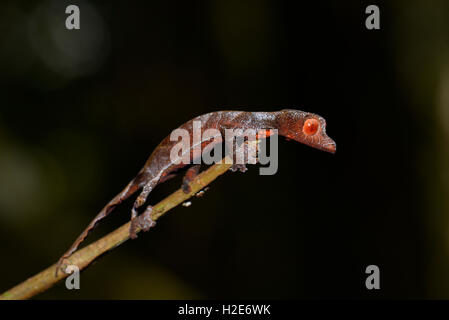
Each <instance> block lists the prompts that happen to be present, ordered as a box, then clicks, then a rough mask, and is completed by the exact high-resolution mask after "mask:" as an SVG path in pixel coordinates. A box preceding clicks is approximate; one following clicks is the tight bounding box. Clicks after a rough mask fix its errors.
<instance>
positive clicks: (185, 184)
mask: <svg viewBox="0 0 449 320" xmlns="http://www.w3.org/2000/svg"><path fill="white" fill-rule="evenodd" d="M181 189H182V191H184V193H186V194H187V193H190V191H192V188H191V187H190V186H189V182H188V181H184V182H183V183H182V186H181Z"/></svg>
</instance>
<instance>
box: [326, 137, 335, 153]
mask: <svg viewBox="0 0 449 320" xmlns="http://www.w3.org/2000/svg"><path fill="white" fill-rule="evenodd" d="M322 146H323V150H324V151H327V152H330V153H335V151H337V144H336V143H335V141H334V140H332V139H330V138H328V139H326V141H325V142H324V143H323V144H322Z"/></svg>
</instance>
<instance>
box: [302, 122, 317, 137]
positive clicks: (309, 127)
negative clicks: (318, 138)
mask: <svg viewBox="0 0 449 320" xmlns="http://www.w3.org/2000/svg"><path fill="white" fill-rule="evenodd" d="M319 126H320V124H319V122H318V120H316V119H307V120H306V122H304V126H303V127H302V131H303V132H304V133H305V134H306V135H308V136H311V135H313V134H315V133H316V132H317V131H318V127H319Z"/></svg>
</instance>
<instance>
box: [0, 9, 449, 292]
mask: <svg viewBox="0 0 449 320" xmlns="http://www.w3.org/2000/svg"><path fill="white" fill-rule="evenodd" d="M61 3H62V2H61ZM90 3H91V4H92V5H93V6H94V8H95V10H96V12H97V13H98V14H99V15H100V16H101V17H102V19H103V23H104V26H105V30H107V31H106V32H107V36H106V37H105V39H106V40H105V45H104V47H102V48H101V51H102V54H104V56H103V58H102V63H101V64H99V65H98V68H97V69H95V70H93V71H91V72H88V73H85V74H81V75H76V76H73V75H70V74H69V73H67V74H66V73H64V72H61V71H60V70H56V71H55V70H54V69H52V68H51V66H49V64H48V63H45V59H42V58H39V57H34V53H33V50H31V49H30V47H31V45H30V44H29V42H28V40H27V39H28V38H27V37H28V35H23V34H22V33H21V32H20V31H17V30H16V31H15V32H17V33H18V36H15V35H14V34H13V35H11V33H12V32H13V30H15V29H16V28H19V30H20V28H22V27H23V26H19V22H18V20H17V19H16V18H15V17H14V13H16V14H17V12H21V13H20V14H21V17H22V19H23V20H20V21H22V22H24V23H25V22H26V21H28V20H27V19H29V18H28V17H29V16H32V15H33V12H35V11H36V10H37V9H38V8H40V6H45V3H44V2H42V3H39V4H37V3H36V4H29V3H28V2H26V1H22V2H20V1H19V2H12V1H10V2H8V1H6V2H4V3H2V4H1V5H0V11H1V10H2V9H1V8H3V9H4V10H3V14H4V18H3V19H2V26H3V30H4V32H3V37H5V39H6V37H8V39H9V40H8V41H7V40H4V41H3V44H7V45H8V48H9V49H8V50H6V53H3V55H2V56H1V65H2V67H3V68H4V70H5V72H3V75H0V77H1V89H0V90H1V91H0V92H1V96H2V101H1V102H0V105H1V109H0V134H1V135H2V139H1V140H0V148H1V149H3V152H4V158H5V159H9V158H8V157H7V156H5V154H6V153H8V154H10V153H11V152H14V154H19V155H20V159H22V160H21V161H15V160H14V159H16V158H14V157H12V159H13V160H11V161H12V163H13V164H14V166H13V168H17V172H15V171H11V170H12V169H10V168H11V165H10V164H9V162H7V161H6V160H4V161H3V162H0V167H1V165H3V166H4V167H3V169H2V170H0V172H2V173H3V174H6V173H8V174H7V175H5V176H4V178H3V179H1V181H2V185H3V187H2V188H5V190H6V191H4V192H3V197H4V198H8V199H9V198H10V197H12V198H14V199H15V201H6V200H4V201H3V206H2V202H1V201H0V216H1V215H2V214H1V212H4V214H3V216H4V219H3V221H2V222H1V224H0V243H1V244H0V248H1V251H2V256H3V259H2V260H3V261H2V263H1V271H2V275H3V276H2V277H1V278H0V288H1V289H2V290H3V289H5V290H6V289H8V288H9V287H11V286H12V285H14V284H16V283H18V282H20V281H22V280H24V279H25V278H26V277H28V276H31V275H32V274H34V273H36V272H38V271H39V270H40V269H42V268H44V267H46V266H48V265H50V264H52V263H54V262H55V261H56V260H57V259H58V258H59V256H60V255H61V254H62V253H63V252H64V251H65V250H66V249H67V248H68V246H69V245H70V244H71V242H72V241H73V240H74V239H75V238H76V236H78V234H79V233H80V232H81V231H82V230H83V228H84V227H85V226H87V224H88V223H89V222H90V220H91V219H92V218H93V217H94V216H95V215H96V213H97V212H98V211H99V210H100V209H101V208H102V207H103V206H104V205H105V204H106V203H107V202H108V201H109V200H110V199H111V198H112V197H113V196H115V195H116V194H117V193H118V192H119V191H120V190H121V189H122V188H123V187H124V186H125V185H126V184H127V183H128V182H129V181H130V180H131V179H132V178H133V177H134V176H135V174H136V173H137V172H138V171H139V170H140V168H141V167H142V165H143V163H144V162H145V160H146V158H147V157H148V156H149V154H150V153H151V151H152V150H153V149H154V147H155V146H156V145H157V144H158V143H159V142H160V140H162V138H164V137H165V136H166V135H168V134H169V133H170V132H171V130H173V129H175V128H176V127H178V126H179V125H180V124H182V123H183V122H185V121H187V120H189V119H191V118H193V117H195V116H197V115H199V114H203V113H207V112H210V111H216V110H226V109H234V110H245V111H274V110H280V109H283V108H296V109H299V110H304V111H309V112H314V113H317V114H319V115H321V116H323V117H324V118H325V119H326V121H327V133H328V134H329V136H330V137H331V138H333V139H334V140H335V141H336V143H337V153H336V154H335V155H332V154H327V153H323V152H320V151H318V150H314V149H312V148H309V147H306V146H304V145H300V144H298V143H295V142H292V141H285V140H284V139H282V138H281V139H280V141H279V170H278V172H277V173H276V174H275V175H273V176H260V175H259V174H258V168H257V167H256V166H253V167H250V170H249V171H248V172H246V173H244V174H242V173H228V174H226V175H224V176H222V177H220V178H219V179H218V180H217V181H216V182H214V183H213V184H212V185H211V186H210V190H209V191H207V192H206V194H205V196H204V197H203V198H201V199H193V200H192V201H193V204H192V205H191V206H190V207H188V208H185V207H177V208H175V209H173V210H172V212H170V213H169V214H168V215H167V216H165V217H163V218H162V219H161V220H160V221H159V222H158V225H157V227H156V228H154V229H152V230H151V232H148V233H146V234H141V235H140V236H139V238H138V239H137V240H135V241H128V242H127V243H125V244H123V245H122V246H121V247H119V248H118V249H116V250H114V251H112V252H111V253H109V254H108V255H106V256H105V257H103V258H102V259H100V260H99V261H98V262H97V263H96V264H95V265H94V266H92V267H90V268H88V269H87V270H86V271H85V272H83V273H82V275H81V290H79V291H68V290H66V289H65V288H64V285H63V284H59V285H58V286H57V287H56V288H53V289H50V290H49V291H48V292H46V293H44V294H42V295H41V296H39V298H61V299H72V298H84V299H89V298H102V299H103V298H118V299H120V298H139V299H146V298H159V299H166V298H169V299H170V298H177V299H179V298H181V299H182V298H256V299H257V298H427V297H437V298H444V297H447V296H448V293H449V291H448V290H447V288H449V286H448V283H447V280H448V279H447V276H446V275H445V272H444V270H445V268H446V266H447V260H446V259H447V244H446V243H447V240H446V239H447V237H446V231H447V230H446V223H447V217H446V216H447V213H446V212H447V210H444V208H447V200H446V199H445V197H444V190H446V191H447V189H444V186H446V185H447V182H446V180H447V179H445V178H444V177H445V175H444V172H446V171H445V170H446V169H445V168H447V164H446V163H445V162H444V161H443V160H441V159H445V158H443V156H444V155H445V154H446V153H445V152H447V150H445V148H446V145H445V141H447V140H442V138H441V135H440V133H441V130H442V129H441V128H440V127H439V125H441V123H440V122H439V120H438V119H439V115H438V110H439V109H437V105H438V101H439V100H438V99H437V97H438V92H437V89H438V88H439V82H438V81H439V80H440V79H441V76H440V75H441V74H443V71H441V70H442V68H443V66H442V65H440V64H439V61H443V60H438V56H437V55H436V56H435V57H433V55H434V52H435V51H434V50H437V49H441V47H440V44H441V46H443V44H447V35H448V33H447V28H446V29H444V27H443V26H444V19H443V17H444V12H445V10H444V8H446V11H447V9H448V8H447V4H445V3H444V2H442V1H440V2H438V4H439V6H437V5H436V6H435V8H433V9H430V8H428V6H430V5H427V6H426V5H425V2H422V3H421V4H417V3H415V4H409V3H408V2H405V1H398V2H395V4H393V3H390V2H389V3H384V2H377V3H375V4H377V5H378V6H379V8H380V12H381V29H380V30H367V29H366V27H365V19H366V17H367V14H365V8H366V6H367V5H369V4H374V3H368V2H364V1H361V2H359V1H348V2H342V1H320V2H315V1H313V2H312V1H310V2H299V1H292V2H281V1H204V2H202V1H165V2H147V1H131V2H130V1H127V2H121V1H116V2H110V1H91V2H90ZM71 4H76V3H75V2H73V3H71ZM58 5H59V6H60V7H61V8H62V9H61V11H60V12H61V14H60V17H58V19H60V21H61V25H60V26H59V25H57V24H56V25H55V26H54V28H62V29H64V19H65V17H66V15H65V13H64V7H65V5H64V4H58ZM79 6H80V9H81V31H84V30H83V28H89V25H87V24H85V25H83V3H80V4H79ZM8 10H9V11H8ZM57 12H58V11H57ZM438 12H439V13H438ZM17 15H18V14H17ZM6 16H7V18H6ZM446 26H447V23H446ZM23 28H25V27H23ZM27 28H28V27H27ZM441 28H442V29H441ZM27 30H28V29H27ZM434 30H442V31H441V32H440V33H438V32H437V31H434ZM444 30H446V31H444ZM23 32H24V34H27V32H29V31H23ZM36 32H41V31H40V30H39V29H37V30H36ZM42 32H44V31H42ZM63 32H66V33H67V34H69V33H70V32H72V33H73V32H77V31H68V30H64V31H63ZM84 32H86V31H84ZM84 34H85V33H84ZM11 41H12V42H11ZM69 41H70V40H69ZM74 41H75V40H74ZM76 41H79V42H77V43H75V44H74V45H73V48H72V49H73V50H77V44H80V45H82V43H84V42H83V40H82V38H81V40H80V39H77V40H76ZM11 47H12V48H13V49H14V50H13V49H11ZM5 48H6V47H5ZM80 50H81V49H80ZM11 52H12V53H11ZM440 55H442V53H441V52H440ZM27 59H31V60H30V61H28V62H27ZM19 67H20V68H19ZM446 107H447V106H446ZM1 149H0V150H1ZM1 153H2V151H0V154H1ZM2 159H3V158H2ZM5 161H6V162H5ZM5 163H6V164H5ZM21 163H24V166H25V167H26V168H28V167H31V168H38V169H36V170H38V171H39V170H40V171H39V172H40V174H39V175H38V177H40V179H41V180H42V181H44V182H42V183H39V182H38V183H37V187H36V188H35V189H33V188H31V191H29V192H35V194H32V196H30V197H21V196H20V195H21V193H20V192H19V193H15V190H19V191H20V190H21V188H22V184H20V183H17V181H22V180H20V179H25V180H26V179H31V178H29V177H28V176H27V175H26V173H27V172H28V171H29V170H28V171H27V170H22V168H21V167H20V165H21ZM8 165H9V167H8ZM26 168H25V169H26ZM39 168H40V169H39ZM30 170H31V169H30ZM14 181H16V182H14ZM38 181H40V180H38ZM179 183H180V180H179V179H178V180H173V181H170V182H167V183H166V184H164V185H161V186H160V187H158V188H157V189H156V190H155V191H154V192H153V193H152V194H151V196H150V197H149V202H150V203H153V204H154V203H156V202H157V201H158V200H160V199H162V198H163V197H165V196H166V195H168V194H169V193H170V192H172V191H173V190H175V189H176V188H177V187H178V186H179ZM9 185H12V186H13V187H9ZM17 185H18V186H17ZM14 186H16V187H15V188H16V189H14ZM7 190H10V193H8V192H7ZM27 190H28V189H27ZM33 190H35V191H33ZM5 194H6V196H5ZM25 195H26V196H27V195H28V193H25ZM33 199H38V200H39V201H37V203H35V202H34V200H33ZM42 199H44V200H42ZM0 200H1V197H0ZM5 201H6V203H8V204H9V205H8V206H6V205H4V203H5ZM11 202H12V203H13V205H11ZM15 202H17V207H15V206H14V203H15ZM23 203H26V204H27V206H25V205H24V204H23ZM131 204H132V202H131V201H127V202H126V203H125V204H123V205H122V206H121V207H120V208H118V209H117V210H116V212H115V213H114V214H113V215H111V218H108V219H107V220H105V221H104V222H103V223H102V224H101V226H99V227H98V228H97V229H96V231H95V233H94V235H93V236H92V237H91V238H89V239H96V238H98V237H99V236H100V235H102V234H105V233H106V232H108V231H111V230H113V229H114V228H115V227H117V226H119V225H121V224H122V223H124V222H126V221H127V220H128V219H129V215H130V207H131ZM30 207H32V208H33V210H32V212H34V214H33V215H31V214H28V212H30V211H29V210H28V208H30ZM23 208H25V209H23ZM14 210H16V211H17V212H18V213H17V214H15V213H14V212H15V211H14ZM7 211H9V213H8V214H7ZM19 213H21V215H20V214H19ZM371 264H375V265H377V266H379V268H380V272H381V289H380V290H371V291H369V290H367V289H366V288H365V278H366V276H367V275H366V274H365V268H366V267H367V266H368V265H371Z"/></svg>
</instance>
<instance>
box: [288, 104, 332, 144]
mask: <svg viewBox="0 0 449 320" xmlns="http://www.w3.org/2000/svg"><path fill="white" fill-rule="evenodd" d="M279 134H280V135H282V136H285V137H286V138H288V139H293V140H295V141H298V142H301V143H303V144H305V145H308V146H310V147H313V148H316V149H319V150H323V151H327V152H330V153H335V151H336V149H337V145H336V144H335V142H334V140H332V139H331V138H329V137H328V136H327V134H326V120H324V118H323V117H320V116H319V115H317V114H313V113H308V112H304V111H299V110H292V109H285V110H282V111H280V116H279Z"/></svg>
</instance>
